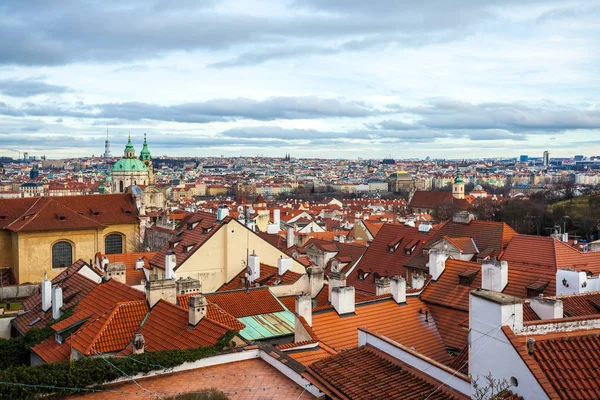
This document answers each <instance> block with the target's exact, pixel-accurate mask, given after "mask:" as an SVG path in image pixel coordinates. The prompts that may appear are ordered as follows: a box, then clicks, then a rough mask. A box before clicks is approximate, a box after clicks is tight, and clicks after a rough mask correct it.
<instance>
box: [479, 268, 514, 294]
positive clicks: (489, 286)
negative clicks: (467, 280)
mask: <svg viewBox="0 0 600 400" xmlns="http://www.w3.org/2000/svg"><path fill="white" fill-rule="evenodd" d="M506 285H508V263H507V262H506V261H496V260H483V261H482V263H481V288H482V289H485V290H493V291H494V292H501V291H503V290H504V288H505V287H506Z"/></svg>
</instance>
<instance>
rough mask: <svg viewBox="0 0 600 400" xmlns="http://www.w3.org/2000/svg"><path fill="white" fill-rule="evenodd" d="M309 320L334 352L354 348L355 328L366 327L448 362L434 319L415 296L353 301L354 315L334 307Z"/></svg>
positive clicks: (442, 361)
mask: <svg viewBox="0 0 600 400" xmlns="http://www.w3.org/2000/svg"><path fill="white" fill-rule="evenodd" d="M426 312H427V313H428V314H429V315H428V316H427V317H426V314H425V313H426ZM426 319H427V320H426ZM312 320H313V324H312V328H313V330H314V331H315V332H316V334H317V335H318V337H319V340H321V341H322V342H323V343H325V344H327V345H328V346H331V347H332V348H334V349H335V350H337V351H341V350H343V349H350V348H354V347H356V346H357V345H358V333H357V329H358V328H359V327H366V328H368V329H370V330H372V331H374V332H377V333H379V334H381V335H384V336H386V337H388V338H390V339H392V340H394V341H396V342H398V343H400V344H403V345H404V346H407V347H414V348H415V351H417V352H419V353H421V354H424V355H426V356H428V357H430V358H432V359H434V360H436V361H438V362H440V363H442V364H446V365H447V364H449V363H450V361H451V357H450V355H449V354H448V352H447V350H446V346H445V345H444V342H443V341H442V338H441V336H440V334H439V332H438V330H437V328H436V324H435V320H434V318H433V317H432V316H431V313H430V312H429V309H428V307H427V305H426V304H425V303H423V302H422V301H421V300H420V299H418V298H414V297H409V298H407V299H406V304H405V305H399V304H397V303H396V302H395V301H394V300H393V299H391V298H384V299H383V300H379V301H374V302H371V303H363V304H357V305H356V307H355V315H347V316H343V317H340V316H339V315H338V314H337V312H335V310H328V311H324V312H322V313H314V314H313V317H312ZM398 321H402V329H398Z"/></svg>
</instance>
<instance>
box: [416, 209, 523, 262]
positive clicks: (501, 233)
mask: <svg viewBox="0 0 600 400" xmlns="http://www.w3.org/2000/svg"><path fill="white" fill-rule="evenodd" d="M516 234H517V232H516V231H515V230H514V229H512V228H511V227H510V226H508V225H507V224H505V223H504V222H492V221H478V220H474V221H471V222H469V223H468V224H463V223H458V222H452V221H451V222H447V223H445V224H444V225H442V226H441V227H440V229H439V230H437V231H435V232H434V233H433V235H430V236H431V238H430V239H429V240H428V241H427V243H426V244H425V245H424V246H423V247H424V248H425V249H428V248H430V247H431V245H433V244H434V243H436V242H438V241H439V240H440V239H442V238H443V237H444V236H447V237H449V238H465V237H467V238H472V239H473V240H474V241H475V245H476V246H477V248H478V249H479V250H480V251H481V252H482V253H483V252H486V253H489V254H487V255H490V256H492V257H499V256H500V254H501V253H502V251H503V250H504V249H505V248H506V246H508V243H509V242H510V240H511V239H512V237H513V236H515V235H516ZM490 250H491V251H490ZM428 261H429V259H428V256H427V255H424V254H423V252H417V253H415V254H414V255H413V256H412V257H411V258H410V260H409V261H408V263H407V264H406V265H407V266H408V267H411V268H418V269H426V264H427V262H428Z"/></svg>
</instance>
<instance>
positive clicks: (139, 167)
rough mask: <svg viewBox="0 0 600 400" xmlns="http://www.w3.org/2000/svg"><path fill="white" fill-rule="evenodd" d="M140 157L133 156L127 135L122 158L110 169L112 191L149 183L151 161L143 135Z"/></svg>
mask: <svg viewBox="0 0 600 400" xmlns="http://www.w3.org/2000/svg"><path fill="white" fill-rule="evenodd" d="M140 159H141V160H140ZM140 159H138V158H137V157H136V156H135V149H134V148H133V144H132V143H131V136H129V140H128V141H127V145H126V146H125V152H124V154H123V158H121V159H120V160H119V161H117V162H116V163H115V165H114V166H113V167H112V170H111V177H112V193H125V190H126V189H127V188H128V187H129V186H132V185H143V186H146V185H149V184H150V182H151V180H152V179H151V176H152V171H151V167H152V161H151V157H150V152H149V151H148V144H147V142H146V139H145V137H144V148H143V149H142V152H141V154H140Z"/></svg>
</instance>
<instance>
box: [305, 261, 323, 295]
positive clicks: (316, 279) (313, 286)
mask: <svg viewBox="0 0 600 400" xmlns="http://www.w3.org/2000/svg"><path fill="white" fill-rule="evenodd" d="M306 273H307V274H308V293H309V294H310V297H312V298H313V299H314V298H315V297H317V295H318V294H319V292H320V291H321V290H322V289H323V285H324V284H325V272H324V270H323V268H321V267H317V266H316V265H314V266H312V267H308V268H306Z"/></svg>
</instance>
